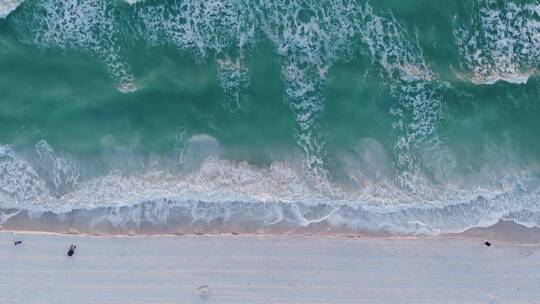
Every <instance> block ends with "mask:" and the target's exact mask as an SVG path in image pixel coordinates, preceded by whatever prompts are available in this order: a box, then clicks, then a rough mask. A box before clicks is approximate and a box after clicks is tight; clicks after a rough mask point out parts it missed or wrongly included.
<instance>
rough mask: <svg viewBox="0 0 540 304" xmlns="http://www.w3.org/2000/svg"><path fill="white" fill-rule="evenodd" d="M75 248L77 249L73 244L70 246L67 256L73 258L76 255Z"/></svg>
mask: <svg viewBox="0 0 540 304" xmlns="http://www.w3.org/2000/svg"><path fill="white" fill-rule="evenodd" d="M75 248H77V246H75V245H73V244H72V245H71V246H69V250H68V253H67V255H68V256H72V255H73V254H74V253H75Z"/></svg>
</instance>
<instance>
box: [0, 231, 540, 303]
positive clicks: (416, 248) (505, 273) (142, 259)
mask: <svg viewBox="0 0 540 304" xmlns="http://www.w3.org/2000/svg"><path fill="white" fill-rule="evenodd" d="M15 240H21V241H23V243H22V244H20V245H16V246H15V245H14V244H13V241H15ZM70 244H76V245H77V250H76V252H75V254H74V256H73V257H67V255H66V252H67V250H68V247H69V245H70ZM539 249H540V248H539V246H538V245H519V244H510V243H502V242H494V243H493V244H492V245H491V246H489V247H488V246H485V245H484V243H483V240H481V239H472V238H421V239H415V238H396V239H392V238H344V237H318V236H317V237H316V236H231V235H201V236H136V237H126V236H122V237H119V236H115V237H106V236H105V237H104V236H101V237H96V236H80V235H58V234H41V233H13V232H2V233H0V298H1V301H0V302H1V303H6V304H11V303H29V304H32V303H55V304H61V303H70V304H75V303H100V304H105V303H130V304H135V303H145V304H146V303H154V304H158V303H204V302H208V303H540V292H539V291H540V250H539ZM204 285H206V286H208V290H207V291H208V296H207V297H203V296H201V294H200V290H199V288H200V287H201V286H204ZM203 289H204V288H203Z"/></svg>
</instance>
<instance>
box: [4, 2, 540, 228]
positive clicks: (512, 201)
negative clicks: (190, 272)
mask: <svg viewBox="0 0 540 304" xmlns="http://www.w3.org/2000/svg"><path fill="white" fill-rule="evenodd" d="M135 2H136V3H135ZM433 5H434V4H433V3H431V2H429V1H420V0H414V1H406V2H403V1H389V0H388V1H377V2H376V3H366V2H365V1H353V0H324V1H285V0H282V1H280V0H264V1H263V0H257V1H245V0H212V1H196V0H191V1H180V0H178V1H151V0H144V1H129V3H128V2H125V1H105V0H89V1H77V0H67V1H66V0H62V1H58V0H27V1H24V2H23V1H12V0H0V210H1V211H0V212H1V213H0V225H3V226H6V227H10V226H11V227H14V226H17V227H19V228H20V229H24V227H27V228H28V227H30V226H32V227H42V228H41V229H43V230H47V229H50V228H47V227H50V226H49V225H47V224H44V223H55V225H59V226H61V227H75V226H76V227H77V228H81V227H82V229H83V230H84V231H90V232H91V231H98V230H100V229H101V230H102V229H105V228H107V229H108V230H111V231H128V230H130V231H135V232H137V231H144V230H145V229H148V227H152V228H151V230H153V231H158V232H159V231H162V232H171V231H177V230H178V229H180V230H182V229H184V230H186V229H187V230H188V231H189V230H193V231H194V230H198V229H202V228H201V227H204V229H208V230H211V229H215V230H217V231H222V232H229V231H233V230H234V231H243V232H254V231H283V232H285V231H291V230H294V231H296V230H295V229H298V228H300V229H305V230H310V231H312V230H314V231H328V230H332V231H341V230H343V229H345V230H347V231H354V230H368V231H372V232H380V231H384V232H389V233H393V234H394V233H395V234H407V235H408V234H429V235H432V234H439V233H441V232H442V233H445V232H461V231H464V230H467V229H469V228H471V227H485V226H490V225H493V224H495V223H497V222H498V221H499V220H501V219H502V220H508V221H514V222H516V223H520V224H522V225H525V226H527V227H538V226H539V224H540V200H539V197H540V196H539V195H540V188H539V182H540V143H539V141H538V132H539V131H540V119H539V117H540V105H539V101H538V97H537V93H538V92H539V88H540V87H539V86H540V81H539V78H538V77H537V76H536V74H537V71H536V70H537V68H538V58H540V56H539V55H540V54H538V52H539V50H540V31H539V30H540V2H539V1H504V2H503V1H473V2H472V4H470V3H469V4H467V5H465V4H463V3H462V2H461V1H447V2H445V3H438V4H437V7H438V9H437V10H433V9H430V7H431V6H433ZM17 212H18V213H17ZM62 229H63V228H62Z"/></svg>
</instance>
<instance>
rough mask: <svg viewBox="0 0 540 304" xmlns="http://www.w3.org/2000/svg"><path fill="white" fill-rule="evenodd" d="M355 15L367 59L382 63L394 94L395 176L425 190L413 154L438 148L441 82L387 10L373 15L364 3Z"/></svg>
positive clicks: (418, 188)
mask: <svg viewBox="0 0 540 304" xmlns="http://www.w3.org/2000/svg"><path fill="white" fill-rule="evenodd" d="M358 16H359V20H361V22H360V25H359V33H360V36H361V38H362V41H363V43H364V44H365V45H366V46H367V48H368V51H369V54H370V55H371V58H372V61H373V62H374V63H375V64H377V65H379V66H380V67H382V76H383V77H384V78H385V79H388V80H389V82H390V86H391V89H392V94H393V95H394V96H395V97H396V98H397V99H398V102H397V103H396V104H395V105H394V106H392V108H391V110H390V112H391V114H392V115H394V116H395V117H396V119H397V120H396V121H395V122H394V123H393V127H394V130H395V132H396V136H397V138H396V144H395V149H396V154H397V166H398V168H399V170H400V171H401V172H400V175H398V179H399V180H400V182H401V184H402V185H403V186H404V187H406V188H408V189H410V190H413V191H426V190H427V189H429V188H430V187H431V184H430V183H429V181H427V180H426V178H425V176H424V174H423V172H422V169H421V168H420V163H421V160H420V159H418V157H419V155H420V154H421V153H420V152H421V151H422V150H423V149H425V148H426V147H428V149H429V150H430V153H440V149H441V141H440V139H439V134H438V131H437V126H438V124H439V122H440V120H441V117H442V115H443V113H444V107H445V105H444V102H443V100H442V91H443V89H444V87H445V84H444V83H442V82H440V81H438V80H437V79H436V78H437V77H436V76H435V75H434V73H433V72H432V71H431V70H430V69H429V67H428V65H427V64H426V62H425V59H424V56H423V54H422V50H421V48H420V46H419V45H418V43H417V40H415V39H412V38H411V37H410V36H409V35H408V34H407V31H406V30H404V28H403V26H402V25H401V24H400V23H399V22H398V21H397V20H396V19H395V18H394V17H393V16H392V15H391V14H386V16H380V15H377V14H375V13H374V12H373V9H372V8H371V7H370V6H369V5H368V4H366V5H365V6H364V8H363V9H362V10H361V11H360V13H359V14H358ZM415 41H416V43H415ZM420 188H422V189H420Z"/></svg>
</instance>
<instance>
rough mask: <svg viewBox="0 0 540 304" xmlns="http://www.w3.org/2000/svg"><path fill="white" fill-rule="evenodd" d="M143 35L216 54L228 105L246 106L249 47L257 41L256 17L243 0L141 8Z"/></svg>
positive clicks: (202, 54) (200, 57) (190, 50)
mask: <svg viewBox="0 0 540 304" xmlns="http://www.w3.org/2000/svg"><path fill="white" fill-rule="evenodd" d="M137 14H138V16H139V18H140V19H141V21H142V24H141V26H140V29H141V30H140V31H141V35H142V37H144V38H145V39H146V40H147V41H149V42H151V43H153V44H155V45H172V46H174V47H176V48H178V50H179V51H181V52H184V53H192V54H195V57H196V58H197V60H206V59H207V57H208V55H209V54H214V55H215V59H216V61H217V65H218V76H219V77H218V80H219V81H220V86H221V88H222V89H223V91H224V93H225V95H226V96H225V105H226V107H228V108H230V109H232V110H237V109H242V101H241V99H242V97H241V94H242V93H243V91H244V90H245V89H246V88H247V87H248V86H249V70H248V67H247V65H246V64H245V62H244V56H245V52H246V50H247V49H248V48H249V47H250V45H251V44H252V43H253V42H254V35H255V24H254V20H253V18H252V16H251V14H250V13H249V11H247V10H246V6H245V5H243V3H242V1H237V0H211V1H208V0H204V1H203V0H195V1H184V2H180V1H173V2H172V3H163V2H162V3H159V2H158V3H155V4H148V5H145V6H142V7H140V8H139V9H138V10H137Z"/></svg>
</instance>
